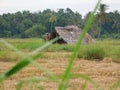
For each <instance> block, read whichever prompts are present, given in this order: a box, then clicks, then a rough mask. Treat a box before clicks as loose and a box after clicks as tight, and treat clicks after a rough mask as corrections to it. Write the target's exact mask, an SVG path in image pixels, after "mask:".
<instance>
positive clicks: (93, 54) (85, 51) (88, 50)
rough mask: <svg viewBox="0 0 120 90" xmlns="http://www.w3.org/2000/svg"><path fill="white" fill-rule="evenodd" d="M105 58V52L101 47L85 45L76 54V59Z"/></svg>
mask: <svg viewBox="0 0 120 90" xmlns="http://www.w3.org/2000/svg"><path fill="white" fill-rule="evenodd" d="M104 57H105V50H104V48H102V47H101V46H95V45H87V46H83V47H82V50H80V51H79V53H78V58H84V59H88V60H91V59H94V60H102V59H103V58H104Z"/></svg>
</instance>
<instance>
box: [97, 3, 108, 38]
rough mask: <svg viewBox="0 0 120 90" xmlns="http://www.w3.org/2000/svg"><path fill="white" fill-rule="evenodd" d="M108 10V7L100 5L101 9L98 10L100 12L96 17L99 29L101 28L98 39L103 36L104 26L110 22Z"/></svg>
mask: <svg viewBox="0 0 120 90" xmlns="http://www.w3.org/2000/svg"><path fill="white" fill-rule="evenodd" d="M107 9H108V6H107V5H106V4H100V7H99V9H98V11H99V12H98V13H97V15H96V20H97V22H98V27H99V31H98V38H100V36H101V30H102V25H103V24H104V23H105V22H106V21H108V20H109V18H108V16H107V14H106V10H107Z"/></svg>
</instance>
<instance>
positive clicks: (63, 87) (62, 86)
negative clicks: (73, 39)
mask: <svg viewBox="0 0 120 90" xmlns="http://www.w3.org/2000/svg"><path fill="white" fill-rule="evenodd" d="M100 2H101V0H98V2H97V4H96V6H95V8H94V10H93V12H92V13H91V14H90V16H89V18H88V21H87V23H86V25H85V27H84V29H83V31H82V33H81V36H80V38H79V39H78V42H77V44H76V47H75V49H74V52H73V54H72V56H71V58H70V62H69V64H68V67H67V68H66V71H65V74H64V77H63V79H62V81H61V83H60V85H59V88H58V89H59V90H66V88H67V85H68V82H69V79H70V78H69V75H70V72H71V68H72V65H73V62H74V60H75V59H76V57H77V55H78V51H79V49H80V45H81V44H82V40H83V38H84V37H85V34H86V33H87V31H88V29H89V27H90V25H91V23H92V21H93V19H94V14H95V12H96V11H97V8H98V6H99V5H100Z"/></svg>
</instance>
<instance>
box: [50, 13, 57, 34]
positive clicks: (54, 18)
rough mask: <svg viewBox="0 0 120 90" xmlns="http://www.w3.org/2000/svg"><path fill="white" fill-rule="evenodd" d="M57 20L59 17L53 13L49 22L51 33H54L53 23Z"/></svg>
mask: <svg viewBox="0 0 120 90" xmlns="http://www.w3.org/2000/svg"><path fill="white" fill-rule="evenodd" d="M56 20H57V17H56V16H55V15H54V14H52V13H51V17H50V18H49V22H50V31H51V32H52V28H53V23H54V22H55V21H56Z"/></svg>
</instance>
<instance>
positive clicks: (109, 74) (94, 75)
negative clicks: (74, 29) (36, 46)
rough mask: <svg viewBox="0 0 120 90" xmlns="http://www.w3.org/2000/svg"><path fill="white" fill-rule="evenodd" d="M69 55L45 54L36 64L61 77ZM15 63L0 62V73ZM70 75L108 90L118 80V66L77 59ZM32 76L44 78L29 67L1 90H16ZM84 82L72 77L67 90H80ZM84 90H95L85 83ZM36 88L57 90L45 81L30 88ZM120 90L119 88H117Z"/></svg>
mask: <svg viewBox="0 0 120 90" xmlns="http://www.w3.org/2000/svg"><path fill="white" fill-rule="evenodd" d="M70 55H71V53H68V52H47V53H46V55H44V56H43V57H42V58H41V59H39V60H38V62H39V63H40V64H41V65H42V66H43V67H45V68H47V69H48V70H49V71H51V72H52V73H53V74H54V75H56V76H59V77H61V76H62V75H63V73H64V71H65V68H66V66H67V65H68V61H69V56H70ZM16 63H17V62H3V61H1V62H0V73H2V72H4V71H6V70H8V69H9V68H10V67H12V66H14V65H15V64H16ZM72 74H83V75H87V76H89V77H90V78H91V79H92V80H94V81H95V82H96V83H97V84H98V85H99V87H100V90H109V89H110V86H112V85H113V84H114V83H115V82H117V81H118V80H119V79H120V64H119V63H115V62H112V61H110V60H107V59H104V60H103V61H99V62H97V61H88V60H79V59H77V60H76V61H75V62H74V65H73V68H72ZM33 76H44V77H47V76H46V74H45V73H44V72H42V71H40V70H39V69H38V68H37V67H36V66H34V65H32V64H31V65H29V66H27V67H26V68H24V69H23V70H22V71H20V72H19V73H17V74H15V75H13V76H12V77H10V78H8V79H7V80H5V81H4V82H3V84H2V85H1V89H3V90H16V85H17V83H18V82H19V81H20V80H25V79H27V78H29V77H33ZM84 83H85V80H83V79H81V78H78V77H77V76H73V77H72V78H71V80H70V83H69V86H68V89H67V90H81V87H83V84H84ZM86 85H87V87H86V89H85V90H96V89H95V87H94V86H93V85H92V84H91V83H89V82H86ZM29 86H30V84H28V83H25V84H24V85H23V87H22V90H30V88H31V87H29ZM37 86H43V87H44V89H45V90H57V88H58V83H56V82H52V81H45V82H39V83H35V84H34V85H33V86H32V90H38V89H36V87H37ZM119 90H120V88H119Z"/></svg>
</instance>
